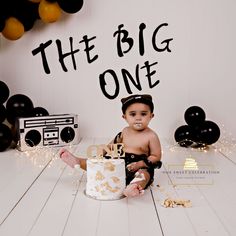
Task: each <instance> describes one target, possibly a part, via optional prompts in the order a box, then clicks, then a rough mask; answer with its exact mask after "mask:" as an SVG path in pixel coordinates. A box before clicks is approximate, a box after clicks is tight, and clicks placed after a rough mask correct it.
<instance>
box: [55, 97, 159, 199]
mask: <svg viewBox="0 0 236 236" xmlns="http://www.w3.org/2000/svg"><path fill="white" fill-rule="evenodd" d="M121 102H122V112H123V115H122V117H123V118H124V119H125V121H126V122H127V124H128V126H127V127H125V128H124V129H123V130H122V132H120V133H118V134H117V135H116V137H115V138H114V139H113V140H112V141H111V142H110V143H111V144H112V143H123V144H124V149H123V150H124V152H125V166H126V188H125V190H124V192H123V194H124V195H125V196H127V197H134V196H138V195H140V194H142V193H143V192H144V189H146V188H147V187H148V186H150V184H151V183H152V182H153V178H154V169H155V168H160V167H161V164H162V163H161V161H160V160H161V145H160V141H159V138H158V135H157V134H156V133H155V132H154V131H153V130H152V129H150V128H149V127H148V125H149V122H150V121H151V120H152V118H153V117H154V113H153V110H154V105H153V102H152V97H151V96H150V95H148V94H143V95H139V94H137V95H131V96H128V97H126V98H122V99H121ZM59 155H60V157H61V159H62V160H63V161H64V162H66V163H67V164H68V165H69V166H71V167H72V168H74V167H75V166H76V165H79V166H80V167H81V168H82V169H84V170H86V159H84V158H81V157H76V156H74V155H73V154H72V153H70V152H69V151H67V150H66V149H64V148H63V149H61V150H60V153H59Z"/></svg>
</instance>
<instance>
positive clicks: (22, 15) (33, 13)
mask: <svg viewBox="0 0 236 236" xmlns="http://www.w3.org/2000/svg"><path fill="white" fill-rule="evenodd" d="M38 7H39V3H33V2H30V1H23V2H21V4H19V6H18V11H16V13H15V14H14V16H15V17H16V18H17V19H19V20H20V22H21V23H22V24H23V25H24V30H25V31H29V30H31V29H32V28H33V26H34V23H35V21H36V20H37V19H39V13H38Z"/></svg>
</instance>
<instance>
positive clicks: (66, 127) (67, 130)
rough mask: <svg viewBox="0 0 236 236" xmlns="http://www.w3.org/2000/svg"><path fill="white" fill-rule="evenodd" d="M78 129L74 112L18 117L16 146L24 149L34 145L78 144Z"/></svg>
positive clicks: (29, 148) (34, 146) (33, 147)
mask: <svg viewBox="0 0 236 236" xmlns="http://www.w3.org/2000/svg"><path fill="white" fill-rule="evenodd" d="M78 129H79V123H78V116H77V115H75V114H62V115H50V116H40V117H27V118H19V119H18V138H19V142H18V145H17V148H18V149H19V150H20V151H26V150H32V149H35V148H36V147H45V146H65V145H72V144H78V143H79V141H80V138H79V131H78Z"/></svg>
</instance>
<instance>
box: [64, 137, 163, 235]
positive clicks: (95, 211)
mask: <svg viewBox="0 0 236 236" xmlns="http://www.w3.org/2000/svg"><path fill="white" fill-rule="evenodd" d="M109 140H110V139H109ZM107 142H108V139H106V138H104V139H95V140H94V143H95V144H104V143H107ZM85 187H86V176H84V181H82V184H81V186H80V188H79V191H78V194H77V196H76V199H75V203H74V205H73V208H72V211H71V214H70V216H69V218H68V222H67V224H66V227H65V231H64V234H63V235H70V236H71V235H78V233H79V234H81V235H85V236H87V235H100V236H108V235H114V236H116V235H117V236H119V235H124V236H126V235H127V236H128V235H136V236H137V235H143V234H144V233H145V234H147V235H150V236H152V235H161V230H160V227H159V222H158V219H157V215H156V211H155V207H154V205H153V200H152V197H151V193H150V190H147V192H146V193H145V195H144V196H141V197H138V198H133V199H127V198H124V199H121V200H116V201H99V200H95V199H91V198H89V197H87V196H85V194H84V190H85ZM79 212H83V214H80V213H79ZM116 222H118V224H119V225H118V227H117V226H116V224H115V223H116Z"/></svg>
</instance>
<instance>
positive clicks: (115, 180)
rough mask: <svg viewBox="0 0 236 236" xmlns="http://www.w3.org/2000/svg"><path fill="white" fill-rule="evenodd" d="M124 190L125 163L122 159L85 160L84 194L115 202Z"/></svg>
mask: <svg viewBox="0 0 236 236" xmlns="http://www.w3.org/2000/svg"><path fill="white" fill-rule="evenodd" d="M124 189H125V162H124V160H123V159H97V158H89V159H88V160H87V184H86V194H87V195H88V196H90V197H92V198H95V199H99V200H115V199H120V198H121V197H122V196H123V191H124Z"/></svg>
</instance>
